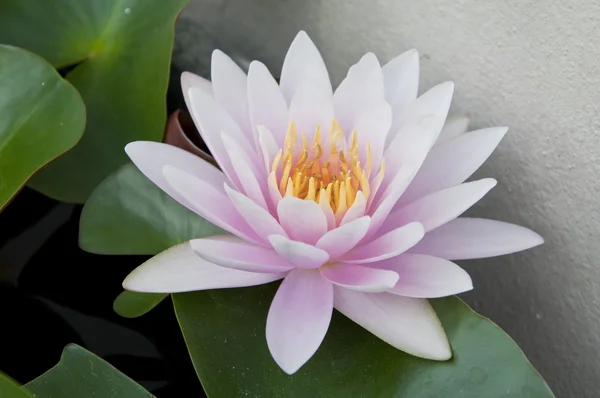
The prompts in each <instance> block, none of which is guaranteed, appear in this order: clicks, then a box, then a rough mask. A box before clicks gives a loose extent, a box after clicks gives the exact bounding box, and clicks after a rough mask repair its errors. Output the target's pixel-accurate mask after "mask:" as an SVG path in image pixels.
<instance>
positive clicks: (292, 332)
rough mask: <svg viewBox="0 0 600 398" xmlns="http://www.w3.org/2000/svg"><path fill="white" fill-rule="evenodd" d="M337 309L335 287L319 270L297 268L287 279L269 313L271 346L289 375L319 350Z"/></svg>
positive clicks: (268, 341) (282, 284)
mask: <svg viewBox="0 0 600 398" xmlns="http://www.w3.org/2000/svg"><path fill="white" fill-rule="evenodd" d="M332 312H333V287H332V285H331V283H329V282H328V281H326V280H325V279H323V278H322V277H321V275H320V274H319V272H318V271H316V270H315V271H313V270H295V271H292V272H290V273H289V274H288V276H287V277H286V278H285V279H284V280H283V282H282V283H281V285H280V286H279V289H277V293H276V294H275V298H274V299H273V302H272V303H271V308H269V314H268V316H267V331H266V333H267V345H268V346H269V351H270V352H271V355H272V356H273V359H274V360H275V362H277V364H278V365H279V366H280V367H281V369H283V371H284V372H286V373H287V374H293V373H295V372H296V371H297V370H298V369H300V367H301V366H302V365H304V364H305V363H306V362H307V361H308V360H309V359H310V358H311V357H312V356H313V355H314V353H315V352H316V351H317V349H318V348H319V346H320V345H321V342H322V341H323V339H324V338H325V334H326V333H327V329H328V328H329V322H330V321H331V314H332Z"/></svg>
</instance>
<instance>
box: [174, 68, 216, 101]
mask: <svg viewBox="0 0 600 398" xmlns="http://www.w3.org/2000/svg"><path fill="white" fill-rule="evenodd" d="M192 87H196V88H198V89H200V90H202V91H204V92H205V93H206V94H208V95H210V96H211V97H212V96H213V89H212V83H211V82H210V80H208V79H205V78H203V77H202V76H198V75H196V74H194V73H191V72H183V73H182V74H181V91H182V92H183V96H184V97H185V98H186V100H185V101H186V103H189V98H187V97H188V91H189V89H190V88H192Z"/></svg>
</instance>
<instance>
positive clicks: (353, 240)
mask: <svg viewBox="0 0 600 398" xmlns="http://www.w3.org/2000/svg"><path fill="white" fill-rule="evenodd" d="M370 222H371V218H370V217H369V216H365V217H361V218H359V219H356V220H354V221H351V222H349V223H346V224H344V225H342V226H340V227H338V228H335V229H332V230H331V231H329V232H327V233H326V234H325V235H323V237H322V238H321V239H319V241H318V242H317V244H316V245H315V246H316V247H318V248H319V249H323V250H325V251H326V252H327V253H329V257H330V258H333V259H335V258H338V257H340V256H342V255H344V254H346V253H347V252H348V251H350V250H351V249H353V248H354V246H356V244H357V243H358V242H360V240H361V239H362V238H364V236H365V235H366V233H367V231H368V230H369V224H370Z"/></svg>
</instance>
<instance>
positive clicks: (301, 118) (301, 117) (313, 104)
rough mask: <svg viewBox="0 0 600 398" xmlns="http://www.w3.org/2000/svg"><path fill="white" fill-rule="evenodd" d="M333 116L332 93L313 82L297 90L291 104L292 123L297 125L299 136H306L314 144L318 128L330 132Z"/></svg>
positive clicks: (308, 82)
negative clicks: (313, 140)
mask: <svg viewBox="0 0 600 398" xmlns="http://www.w3.org/2000/svg"><path fill="white" fill-rule="evenodd" d="M333 118H334V114H333V98H332V96H331V92H327V91H326V90H325V88H323V87H322V86H320V85H318V84H316V83H315V82H312V81H306V82H304V84H302V85H301V86H300V87H298V88H297V90H296V94H295V95H294V97H293V98H292V101H291V102H290V122H294V123H295V124H296V128H297V130H298V134H303V133H304V134H306V137H308V141H309V143H310V142H312V139H313V137H314V136H315V132H316V130H317V126H320V127H321V128H322V129H323V132H322V134H324V133H325V132H326V131H328V129H329V126H330V125H331V121H332V120H333Z"/></svg>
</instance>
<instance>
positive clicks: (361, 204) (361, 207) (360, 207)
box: [340, 191, 367, 226]
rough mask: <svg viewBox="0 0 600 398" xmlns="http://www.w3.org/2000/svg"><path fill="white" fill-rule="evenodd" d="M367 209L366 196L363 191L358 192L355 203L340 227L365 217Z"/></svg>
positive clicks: (345, 215)
mask: <svg viewBox="0 0 600 398" xmlns="http://www.w3.org/2000/svg"><path fill="white" fill-rule="evenodd" d="M366 208H367V201H366V200H365V195H364V194H363V193H362V191H358V192H357V193H356V198H354V203H352V205H351V206H350V208H349V209H348V211H347V212H346V214H344V218H342V222H340V226H342V225H344V224H346V223H349V222H352V221H354V220H356V219H358V218H360V217H362V216H364V215H365V211H366Z"/></svg>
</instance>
